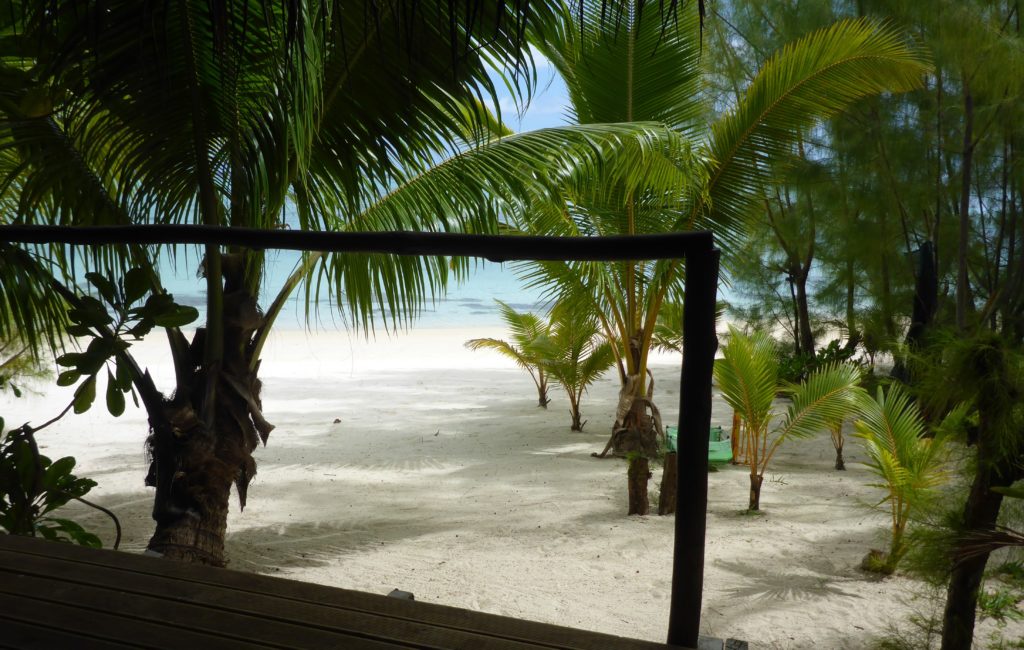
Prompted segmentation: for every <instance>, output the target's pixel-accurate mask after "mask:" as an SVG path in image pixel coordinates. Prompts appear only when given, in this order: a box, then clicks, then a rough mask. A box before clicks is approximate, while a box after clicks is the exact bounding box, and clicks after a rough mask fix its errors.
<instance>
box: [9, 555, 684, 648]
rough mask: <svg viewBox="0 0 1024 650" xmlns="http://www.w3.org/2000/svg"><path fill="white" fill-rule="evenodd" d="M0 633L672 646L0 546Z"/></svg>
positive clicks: (67, 643) (343, 644) (384, 643)
mask: <svg viewBox="0 0 1024 650" xmlns="http://www.w3.org/2000/svg"><path fill="white" fill-rule="evenodd" d="M0 630H2V633H0V645H3V646H7V645H8V644H10V647H15V648H76V649H77V648H82V649H86V648H112V647H135V648H137V647H152V648H187V649H188V650H200V649H205V648H254V647H255V648H261V647H266V648H382V649H383V648H438V649H448V648H464V649H466V650H486V649H506V648H508V649H526V648H560V649H567V650H568V649H580V650H584V649H585V650H611V649H617V648H622V649H623V650H634V649H635V650H641V649H644V650H654V649H656V648H673V647H676V646H668V645H665V644H660V643H652V642H649V641H640V640H635V639H625V638H621V637H615V636H609V635H605V634H598V633H595V632H587V631H583V630H575V629H572V628H567V627H560V626H557V625H547V624H543V623H535V622H531V621H522V620H518V619H514V618H509V617H504V616H495V615H492V614H483V613H480V612H473V611H469V610H464V609H457V608H454V607H446V606H442V605H435V604H431V603H423V602H418V601H409V600H401V599H397V598H388V597H385V596H382V595H375V594H367V593H362V592H357V591H350V590H346V589H336V588H333V587H325V586H322V585H315V584H309V583H304V582H297V581H294V580H285V579H281V578H274V577H269V576H261V575H256V574H250V573H243V572H239V571H231V570H227V569H214V568H208V567H199V566H192V565H186V564H180V563H177V562H171V561H168V560H162V559H159V558H153V557H146V556H142V555H136V554H129V553H121V552H116V551H104V550H94V549H88V548H82V547H78V546H73V545H71V544H59V543H55V542H45V541H42V540H38V539H32V538H25V537H14V536H9V535H0Z"/></svg>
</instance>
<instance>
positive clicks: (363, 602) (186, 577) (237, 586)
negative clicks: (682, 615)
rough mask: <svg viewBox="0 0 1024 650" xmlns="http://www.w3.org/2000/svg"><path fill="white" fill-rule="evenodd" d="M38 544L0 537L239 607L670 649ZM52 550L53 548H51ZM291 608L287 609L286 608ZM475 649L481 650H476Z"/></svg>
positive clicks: (12, 546)
mask: <svg viewBox="0 0 1024 650" xmlns="http://www.w3.org/2000/svg"><path fill="white" fill-rule="evenodd" d="M40 544H41V542H39V541H38V540H31V539H11V538H7V539H5V538H4V536H0V549H7V550H8V551H11V552H14V553H20V554H24V555H26V556H31V555H36V556H41V557H50V558H60V559H62V560H66V561H68V562H77V563H82V564H86V565H93V566H96V567H104V568H106V569H108V570H110V569H112V570H114V571H115V572H120V573H118V574H115V575H125V574H130V573H135V574H140V575H149V576H159V577H165V578H172V579H174V580H177V581H181V582H183V583H185V584H191V585H192V586H193V588H195V589H203V588H205V587H220V588H225V589H230V590H232V591H233V592H234V593H236V594H237V598H238V599H239V601H245V600H248V599H249V596H248V595H247V594H253V595H267V594H273V595H274V596H275V597H276V598H277V599H278V600H280V601H292V602H293V603H294V604H299V603H305V604H311V605H317V606H319V607H327V608H331V609H332V610H333V611H334V615H335V616H338V617H345V616H351V615H354V614H370V615H373V616H377V617H382V618H386V619H391V622H390V623H389V624H392V623H394V621H404V622H415V623H420V624H426V625H430V626H435V627H438V628H444V629H447V630H452V631H457V632H462V633H469V634H477V635H482V636H492V637H496V638H499V639H506V640H509V641H516V642H521V643H525V644H529V645H532V646H533V647H542V648H543V647H548V648H566V649H579V650H605V649H607V648H610V647H615V648H622V649H623V650H654V649H658V648H661V649H665V648H672V647H675V646H668V645H666V644H660V643H654V642H650V641H640V640H636V639H626V638H622V637H616V636H611V635H605V634H599V633H596V632H588V631H584V630H576V629H573V628H567V627H561V626H555V625H548V624H544V623H537V622H532V621H523V620H519V619H514V618H508V617H503V616H497V615H493V614H484V613H481V612H472V611H469V610H463V609H457V608H454V607H447V606H444V605H436V604H432V603H424V602H422V601H406V600H399V599H394V598H386V597H384V596H378V595H375V594H366V593H362V592H356V591H350V590H345V589H337V588H333V587H325V586H322V585H315V584H310V583H303V582H298V581H295V580H287V579H283V578H275V577H269V576H260V575H256V574H249V573H242V572H238V571H230V570H225V569H212V568H209V567H200V566H193V565H185V564H180V563H175V562H169V561H165V560H160V559H156V558H150V557H145V556H142V555H133V554H129V553H120V552H113V551H97V550H93V549H83V548H79V547H74V546H71V545H68V544H58V545H52V544H48V545H47V546H45V547H43V546H40ZM51 546H52V547H54V548H51ZM288 606H289V607H290V606H291V605H288ZM477 647H479V646H477Z"/></svg>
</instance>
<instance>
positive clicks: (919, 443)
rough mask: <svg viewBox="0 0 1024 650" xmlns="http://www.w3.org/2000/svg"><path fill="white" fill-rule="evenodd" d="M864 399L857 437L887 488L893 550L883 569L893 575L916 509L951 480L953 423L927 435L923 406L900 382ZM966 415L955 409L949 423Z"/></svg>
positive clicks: (857, 423) (884, 486) (890, 550)
mask: <svg viewBox="0 0 1024 650" xmlns="http://www.w3.org/2000/svg"><path fill="white" fill-rule="evenodd" d="M864 397H865V398H864V399H862V400H861V406H860V408H859V411H860V412H859V417H858V418H857V421H856V428H857V437H858V438H860V439H861V440H862V441H863V442H864V448H865V450H866V451H867V453H868V461H867V462H866V463H865V465H867V467H868V469H870V470H871V471H872V473H874V474H875V475H876V476H878V477H879V478H880V479H882V481H883V482H882V483H880V484H878V485H877V487H880V488H882V489H884V490H885V491H886V496H885V499H883V500H882V503H886V502H888V503H889V510H890V516H891V530H892V536H891V539H890V543H889V553H888V554H887V555H886V556H885V558H884V559H883V560H882V562H881V564H880V565H879V567H878V568H879V570H880V571H881V572H883V573H886V574H889V573H892V572H893V571H895V570H896V566H897V565H898V564H899V562H900V560H901V559H902V558H903V555H904V554H905V553H906V550H907V548H906V544H905V542H904V539H903V535H904V532H905V531H906V529H907V524H908V523H909V521H910V513H911V511H912V510H913V509H914V508H916V507H918V506H919V505H920V504H921V503H922V502H923V500H924V499H925V498H927V497H928V496H930V495H931V494H932V492H933V491H934V489H935V488H937V487H938V486H940V485H941V484H942V483H943V482H945V480H946V473H945V471H944V467H943V465H944V461H945V457H944V455H943V449H944V444H945V441H946V432H948V431H950V429H951V427H950V426H946V427H939V428H938V429H937V430H936V435H935V436H933V437H930V438H929V437H926V436H925V431H926V429H925V423H924V419H923V418H922V417H921V411H920V409H919V408H918V406H917V404H916V403H915V402H912V401H911V400H910V397H909V395H907V393H905V392H904V391H903V390H902V389H901V388H900V386H899V384H893V385H892V386H891V387H890V388H889V392H888V394H886V393H884V392H883V391H882V388H881V387H879V388H878V394H877V395H876V396H875V398H874V399H869V398H867V396H866V395H865V396H864ZM962 415H963V412H962V411H954V412H953V414H952V415H951V416H948V417H947V420H946V421H947V422H950V423H952V422H954V421H959V420H960V419H962ZM950 417H952V419H950Z"/></svg>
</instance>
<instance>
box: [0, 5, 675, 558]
mask: <svg viewBox="0 0 1024 650" xmlns="http://www.w3.org/2000/svg"><path fill="white" fill-rule="evenodd" d="M227 6H230V7H231V8H232V9H231V10H230V11H229V10H227V9H226V7H227ZM531 6H533V7H534V9H533V13H532V14H531V15H532V17H533V18H532V20H534V21H536V22H544V21H545V20H546V17H545V12H546V11H547V9H546V5H544V3H536V4H535V5H531ZM14 9H15V10H14V11H12V12H0V13H2V14H3V15H0V21H3V22H0V33H2V34H3V36H4V39H5V40H4V42H5V48H4V52H3V53H2V55H0V78H2V79H3V80H4V83H3V84H0V206H3V217H2V221H3V222H4V223H11V222H15V221H20V222H25V223H36V224H55V223H56V224H66V225H97V224H99V225H102V224H122V225H126V224H140V223H195V224H204V225H220V226H231V227H255V228H273V227H277V226H279V225H280V224H281V223H282V222H284V220H285V217H284V215H285V207H286V206H288V207H289V209H290V208H294V214H295V219H296V221H297V222H296V223H295V224H294V225H295V226H297V227H299V228H302V229H305V230H317V229H322V230H339V229H348V230H431V231H439V230H451V229H472V230H483V229H485V228H486V227H489V224H492V223H493V222H494V220H495V218H496V215H497V213H498V211H499V210H504V209H505V208H504V205H505V204H506V203H508V202H509V201H515V200H519V201H521V200H522V199H521V198H517V197H522V196H530V197H536V196H540V195H542V194H543V193H544V191H546V188H547V187H548V186H549V185H550V184H552V183H554V182H556V181H554V180H552V179H551V178H550V177H549V176H547V175H546V173H547V171H548V170H556V171H557V174H558V175H572V174H585V173H586V171H585V170H586V169H588V168H593V167H595V166H597V165H599V164H603V163H602V160H603V159H604V158H609V159H610V157H611V154H612V153H613V152H615V151H617V150H618V149H619V148H620V147H621V145H622V143H623V142H629V141H635V143H636V145H635V146H637V147H641V148H644V149H649V150H653V151H658V150H661V149H662V148H663V146H662V144H661V143H662V142H664V141H666V140H669V138H667V137H666V135H665V129H664V128H663V127H659V126H657V125H651V124H647V125H632V126H614V125H610V126H601V125H594V126H591V127H586V128H583V129H560V130H559V129H556V130H549V131H543V132H538V133H534V134H525V135H522V136H516V137H510V138H507V139H504V140H502V141H501V142H500V143H498V145H496V146H488V147H483V148H482V149H479V155H477V153H478V149H477V148H476V146H475V145H480V144H481V143H483V142H486V141H487V140H488V139H489V137H490V135H491V134H492V133H493V129H491V128H490V127H491V126H493V124H494V120H493V119H491V118H490V116H489V115H488V114H487V113H486V111H485V110H483V109H481V108H480V106H481V103H480V100H481V98H487V97H490V98H491V99H492V100H493V98H494V96H495V93H494V88H493V84H492V81H491V79H490V76H489V72H488V68H489V66H490V65H493V66H497V67H499V68H503V69H504V70H506V72H507V74H509V75H510V76H512V75H517V74H518V75H523V74H526V75H527V76H529V71H530V66H529V62H528V61H527V60H526V58H525V55H524V48H523V47H522V43H521V42H520V35H521V33H522V30H523V29H524V28H525V27H526V23H524V19H523V18H522V17H521V16H519V15H518V14H516V13H515V12H513V11H512V9H511V8H509V7H507V6H506V5H504V4H499V5H494V4H491V3H469V6H465V7H462V6H461V3H460V7H457V8H456V7H454V5H449V4H444V3H427V4H423V5H417V6H416V10H415V12H412V13H413V14H415V15H412V16H411V14H410V12H409V6H407V5H406V4H404V3H402V2H400V1H397V0H396V1H394V2H383V3H382V2H374V1H371V0H365V1H357V2H348V1H346V2H344V3H343V2H340V1H338V0H336V1H334V2H313V1H311V0H310V1H299V2H289V3H268V2H265V1H261V0H243V1H242V2H240V3H232V4H230V5H224V4H223V3H209V2H206V1H205V0H176V1H174V2H167V3H138V2H134V1H133V0H114V1H103V2H99V1H95V2H93V1H86V2H80V1H75V0H58V1H57V2H50V3H24V4H22V3H18V4H17V6H16V7H14ZM140 26H141V27H140ZM147 26H153V28H149V27H147ZM534 27H537V25H534ZM413 52H414V53H415V54H414V55H413V54H412V53H413ZM445 159H447V162H445V163H443V164H438V161H440V160H445ZM618 168H619V169H621V170H623V176H627V175H628V174H629V173H632V172H630V169H632V167H630V168H627V167H626V166H625V165H620V166H618ZM510 170H519V171H521V172H522V173H520V174H510V173H509V172H510ZM557 182H561V181H557ZM399 189H401V191H399ZM0 249H2V250H0V280H2V285H0V289H2V290H0V295H2V296H3V298H2V299H0V300H2V301H3V304H2V305H0V306H3V307H8V306H11V308H9V309H0V338H4V337H6V335H7V334H9V333H11V332H14V331H18V332H21V333H22V334H23V335H25V336H28V337H29V338H30V339H31V340H32V342H33V343H37V342H39V341H46V340H47V339H49V342H50V343H52V344H53V345H54V346H55V347H58V346H59V340H58V339H59V336H60V333H61V331H62V326H63V325H64V323H65V322H66V319H65V317H64V314H63V309H62V303H63V302H66V303H68V304H69V305H70V306H71V307H72V308H73V309H75V310H77V312H78V313H79V315H80V316H81V315H82V314H86V313H90V314H93V315H95V316H96V318H93V319H86V322H76V323H75V324H74V325H73V327H74V328H75V335H78V336H91V337H92V338H93V339H94V340H95V341H99V342H100V343H99V344H98V345H97V346H96V349H95V350H92V349H90V350H86V352H84V353H82V354H83V355H84V356H79V357H75V358H73V359H66V361H68V362H69V363H71V362H72V361H73V362H74V364H73V368H72V370H73V371H74V372H75V373H77V374H78V376H80V377H84V379H83V383H82V384H81V386H80V388H79V391H80V393H81V394H82V395H87V394H88V393H89V392H90V390H89V389H94V388H95V372H96V370H97V369H99V368H100V367H102V366H104V365H105V364H106V362H107V359H108V358H109V357H110V355H112V356H113V357H114V358H115V359H116V368H117V373H114V376H115V377H116V378H117V380H118V382H119V383H120V382H122V379H123V382H124V383H121V387H122V388H123V389H124V390H129V389H131V388H132V387H134V389H135V390H136V391H138V393H139V396H140V397H141V400H142V402H143V404H144V406H145V407H146V409H147V412H148V415H149V421H150V425H151V428H152V433H151V435H150V437H149V441H148V446H149V451H150V453H151V455H152V458H153V463H152V466H151V471H150V475H149V480H150V482H151V484H153V485H154V486H155V487H156V497H155V504H154V510H153V517H154V519H155V520H156V524H157V525H156V531H155V533H154V535H153V537H152V539H151V540H150V543H149V547H150V549H152V550H154V551H155V552H159V553H162V554H164V555H166V556H169V557H174V558H178V559H183V560H189V561H195V562H204V563H211V564H222V563H223V562H224V533H225V528H226V520H227V511H228V501H229V495H230V489H231V486H232V485H234V486H235V488H236V490H237V493H238V496H239V502H240V504H241V505H242V506H243V507H244V504H245V497H246V488H247V486H248V484H249V482H250V480H251V479H252V477H253V475H254V474H255V471H256V463H255V461H254V459H253V456H252V452H253V451H254V449H255V448H256V447H257V445H258V444H259V443H261V442H262V443H264V444H265V443H266V441H267V437H268V436H269V434H270V432H271V430H272V428H273V426H272V425H271V424H270V423H269V422H268V421H267V420H266V419H265V418H264V416H263V414H262V412H261V409H262V406H261V402H260V381H259V377H258V373H259V364H260V352H261V350H262V348H263V345H264V343H265V341H266V340H267V337H268V335H269V333H270V332H271V331H272V328H273V325H274V322H275V319H276V317H277V315H278V314H279V313H280V310H281V307H282V306H283V304H284V301H285V299H286V298H287V296H288V295H289V294H290V293H291V292H292V291H294V290H295V289H296V288H297V287H298V286H299V285H300V284H301V283H302V282H303V281H304V280H308V281H310V282H311V283H312V286H313V287H319V286H320V284H324V285H325V286H326V287H327V288H329V289H330V290H331V292H332V293H333V297H334V299H335V300H334V302H335V304H338V305H342V306H344V307H346V308H347V309H348V310H349V311H350V312H351V313H352V314H353V315H354V316H353V320H354V321H355V322H356V323H357V324H358V325H359V326H360V327H362V328H363V329H365V330H367V331H372V328H373V323H374V317H373V313H374V310H375V308H377V307H380V308H381V309H382V311H383V312H385V313H386V314H387V320H386V321H385V325H386V326H387V327H392V328H394V327H399V326H401V325H402V324H405V323H408V322H409V319H411V318H412V317H413V316H414V314H415V313H416V311H417V310H418V308H419V305H420V304H421V303H422V302H423V301H424V299H425V298H427V297H429V296H431V295H433V294H436V293H438V292H440V291H442V290H443V289H444V286H445V284H446V282H447V278H448V271H449V268H450V266H451V265H452V261H451V260H446V259H436V258H431V259H413V258H395V257H390V256H381V255H340V254H339V255H318V254H313V255H307V256H305V257H304V258H303V260H302V262H301V264H300V265H299V267H298V268H297V269H296V271H295V273H294V274H293V275H292V276H291V277H290V278H289V280H288V282H287V283H286V286H285V287H284V289H283V290H282V292H281V293H280V294H279V295H278V296H276V297H275V298H274V299H273V300H272V301H271V302H270V305H269V307H268V308H267V309H266V310H262V309H260V307H259V303H258V297H259V289H260V286H261V281H262V277H263V268H264V267H263V252H262V251H259V250H253V249H247V248H243V247H230V248H222V247H218V246H213V245H211V246H206V247H205V249H203V251H202V265H201V268H202V271H203V274H204V276H205V278H206V320H205V323H204V324H203V326H202V327H200V328H198V329H197V331H196V333H195V335H194V336H193V338H192V339H191V340H189V339H188V338H187V337H186V336H185V334H184V333H183V332H182V331H181V329H180V328H181V326H182V325H183V324H184V323H185V321H186V320H187V318H185V319H183V318H178V317H174V318H169V319H161V321H162V322H153V319H152V318H151V319H150V322H148V323H147V327H152V326H153V325H154V324H155V325H157V326H161V327H163V328H164V330H165V331H166V335H167V339H168V343H169V348H170V354H171V357H172V359H173V361H174V367H175V385H174V386H173V387H171V388H172V389H171V390H167V391H165V392H163V391H160V390H159V389H158V387H157V386H156V385H155V383H154V382H153V380H152V378H151V377H150V376H149V374H148V373H146V372H144V370H143V369H142V368H140V367H139V366H138V364H136V363H135V361H134V359H133V358H132V357H131V353H130V350H129V349H128V347H127V345H126V342H125V341H124V340H123V339H119V338H118V337H119V335H120V334H119V332H118V331H117V330H116V329H113V328H111V327H110V322H111V321H112V320H113V319H112V317H111V318H108V317H107V316H106V315H103V316H100V315H98V314H99V312H100V311H103V309H104V307H103V305H102V304H100V307H99V309H98V310H97V309H96V304H98V302H96V301H95V299H94V298H91V297H89V296H82V295H81V294H80V293H78V291H77V290H76V288H75V286H74V284H73V282H72V279H73V272H74V271H73V270H74V268H75V261H76V260H75V257H74V255H73V254H68V252H67V251H65V250H64V249H62V248H57V247H54V248H49V249H40V250H36V249H29V248H24V249H23V248H18V247H14V246H11V245H7V244H3V245H0ZM164 254H173V251H167V250H146V249H143V248H142V247H139V246H122V247H115V248H96V249H93V250H91V251H87V252H86V253H80V254H79V258H78V262H79V264H82V263H84V264H86V265H88V266H89V267H92V268H95V269H99V270H101V271H102V272H103V273H104V274H105V275H109V276H111V277H112V280H111V284H112V285H115V286H118V285H121V284H124V281H125V279H127V277H128V273H127V272H128V269H129V268H132V269H138V271H133V272H132V277H133V278H135V280H133V286H135V285H137V284H138V279H139V278H141V279H142V280H143V285H142V286H143V289H144V290H145V291H149V292H150V296H151V298H152V299H153V300H154V301H155V303H160V304H163V305H164V306H166V305H167V304H169V303H171V301H170V299H169V298H167V297H166V296H165V294H164V292H163V290H162V288H161V285H160V281H159V277H158V275H157V273H156V268H157V267H156V263H155V262H156V259H157V257H158V256H159V255H164ZM456 267H458V265H457V264H456ZM23 280H29V282H28V284H25V283H24V282H23ZM307 286H310V285H307ZM26 287H27V289H26ZM136 288H137V287H136ZM308 293H309V294H313V295H315V294H316V291H315V290H313V291H310V292H308ZM23 294H24V295H23ZM107 302H108V304H109V303H110V301H107ZM123 306H124V305H122V307H123ZM30 307H31V308H33V309H30ZM172 312H173V314H178V315H179V316H180V315H181V314H183V313H184V312H178V311H174V310H172ZM104 313H105V312H104ZM168 313H171V312H168ZM173 314H172V315H173ZM164 315H167V314H164ZM143 320H145V319H143ZM94 352H95V354H94ZM101 352H102V354H101ZM69 376H71V375H69ZM125 384H126V385H125Z"/></svg>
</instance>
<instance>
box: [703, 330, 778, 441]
mask: <svg viewBox="0 0 1024 650" xmlns="http://www.w3.org/2000/svg"><path fill="white" fill-rule="evenodd" d="M714 375H715V380H716V381H717V382H718V387H719V389H720V390H721V391H722V397H724V398H725V401H726V402H727V403H728V404H729V406H731V407H732V408H733V409H734V410H735V411H736V412H738V413H739V414H740V416H741V417H742V418H743V419H744V420H745V421H746V422H747V423H748V424H749V425H750V427H751V428H752V429H753V430H754V431H761V430H762V428H763V427H765V426H767V424H768V418H769V416H770V414H771V408H772V402H773V401H774V399H775V393H776V391H777V390H778V386H779V379H778V366H777V363H776V361H775V342H774V341H773V340H772V339H771V337H769V336H768V335H767V334H764V333H763V332H756V333H754V334H753V335H750V336H747V335H745V334H743V333H742V332H740V331H739V330H738V329H736V327H735V326H732V325H730V326H729V344H728V345H727V346H725V348H724V349H723V350H722V358H721V359H719V360H717V361H716V362H715V369H714Z"/></svg>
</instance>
